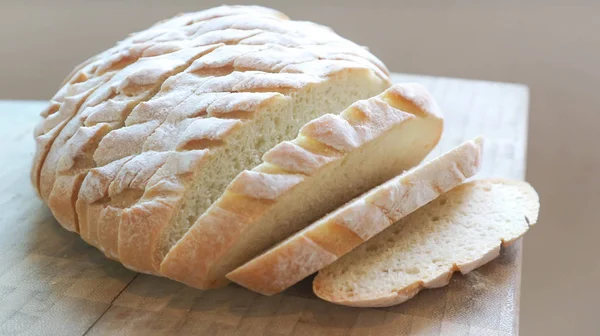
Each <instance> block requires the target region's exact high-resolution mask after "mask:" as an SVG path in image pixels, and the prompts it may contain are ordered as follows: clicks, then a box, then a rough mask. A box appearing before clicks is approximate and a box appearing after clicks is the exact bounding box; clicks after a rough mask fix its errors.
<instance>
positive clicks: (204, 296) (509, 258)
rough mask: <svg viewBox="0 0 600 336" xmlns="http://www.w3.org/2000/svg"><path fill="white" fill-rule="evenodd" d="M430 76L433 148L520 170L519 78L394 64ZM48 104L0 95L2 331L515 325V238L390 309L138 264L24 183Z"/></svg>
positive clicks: (523, 102)
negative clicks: (474, 148)
mask: <svg viewBox="0 0 600 336" xmlns="http://www.w3.org/2000/svg"><path fill="white" fill-rule="evenodd" d="M394 81H395V82H405V81H415V82H420V83H422V84H424V85H425V86H427V88H428V89H429V90H430V91H431V92H432V93H433V95H434V97H435V98H436V100H437V101H438V103H439V105H440V107H441V108H442V110H443V112H444V115H445V120H446V123H445V130H444V135H443V137H442V141H441V142H440V145H439V146H438V147H437V148H436V149H435V150H434V152H432V154H431V156H434V155H438V154H440V153H441V152H443V151H446V150H448V149H449V148H451V147H453V146H455V145H458V144H459V143H461V142H463V141H465V140H467V139H470V138H473V137H475V136H477V135H483V136H484V137H485V146H484V161H483V167H482V171H481V173H480V174H479V175H478V176H477V178H480V177H488V176H493V177H508V178H516V179H523V178H524V173H525V161H526V160H525V157H526V141H527V118H528V99H529V91H528V89H527V87H525V86H523V85H518V84H507V83H494V82H484V81H473V80H463V79H452V78H440V77H427V76H414V75H403V74H395V75H394ZM44 104H45V103H44V102H35V101H0V162H2V164H1V165H0V179H1V180H2V182H3V183H2V184H0V302H1V304H0V335H5V334H6V335H17V334H24V335H28V334H30V335H46V334H48V335H83V334H89V335H102V334H111V335H112V334H140V335H152V334H169V335H170V334H192V333H193V334H199V335H211V336H212V335H230V334H239V335H320V334H323V335H328V336H334V335H440V334H442V335H448V334H452V335H513V334H517V333H518V317H519V290H520V276H521V254H522V245H521V242H518V243H516V244H514V245H512V246H511V247H509V248H506V249H503V251H502V254H501V256H500V257H499V258H497V259H496V260H494V261H492V262H490V263H489V264H487V265H485V266H482V267H480V268H479V269H477V270H475V271H473V272H471V273H469V274H467V275H460V274H455V275H454V277H453V278H452V281H451V282H450V284H449V285H448V286H446V287H443V288H439V289H432V290H424V291H422V292H421V293H420V294H418V295H417V296H416V297H415V298H413V299H411V300H409V301H407V302H406V303H404V304H401V305H397V306H394V307H388V308H376V309H366V308H350V307H342V306H338V305H334V304H331V303H328V302H325V301H322V300H320V299H318V298H317V297H316V296H314V294H312V292H311V281H312V279H305V280H304V281H302V282H301V283H299V284H297V285H296V286H294V287H292V288H290V289H288V290H287V291H285V292H284V293H281V294H279V295H275V296H272V297H264V296H261V295H259V294H256V293H253V292H250V291H248V290H246V289H244V288H241V287H239V286H236V285H233V284H232V285H229V286H227V287H226V288H223V289H219V290H211V291H200V290H196V289H193V288H190V287H187V286H185V285H182V284H179V283H177V282H174V281H171V280H168V279H164V278H159V277H154V276H150V275H144V274H138V273H135V272H132V271H129V270H127V269H125V268H124V267H122V266H121V265H120V264H118V263H116V262H114V261H110V260H108V259H106V258H105V257H104V256H103V254H102V253H101V252H99V251H97V250H96V249H95V248H93V247H91V246H89V245H87V244H86V243H85V242H84V241H83V240H81V239H79V236H77V235H76V234H73V233H70V232H67V231H65V230H63V229H62V228H61V227H60V225H59V224H58V223H57V222H56V221H55V220H54V219H53V217H52V215H51V213H50V211H49V210H48V209H47V207H46V206H45V205H44V204H43V203H42V202H41V201H40V200H39V199H38V198H37V197H36V196H35V193H34V191H33V189H32V187H31V185H30V182H29V168H30V164H31V160H32V156H33V152H34V142H33V136H32V134H33V127H34V124H35V123H36V122H37V120H38V118H37V114H38V113H39V112H40V111H41V109H42V107H43V106H44Z"/></svg>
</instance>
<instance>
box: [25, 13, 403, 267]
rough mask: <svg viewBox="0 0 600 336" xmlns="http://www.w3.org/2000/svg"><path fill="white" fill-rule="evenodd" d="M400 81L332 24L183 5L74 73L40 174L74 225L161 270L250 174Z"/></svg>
mask: <svg viewBox="0 0 600 336" xmlns="http://www.w3.org/2000/svg"><path fill="white" fill-rule="evenodd" d="M390 85H391V81H390V78H389V73H388V71H387V69H386V68H385V66H384V65H383V64H382V63H381V62H380V61H379V60H378V59H377V58H376V57H375V56H373V55H372V54H371V53H369V52H368V51H367V50H366V49H365V48H363V47H361V46H359V45H357V44H355V43H353V42H351V41H349V40H347V39H345V38H342V37H340V36H339V35H337V34H336V33H335V32H333V31H332V30H331V29H329V28H327V27H325V26H321V25H318V24H314V23H310V22H303V21H293V20H290V19H288V18H287V17H286V16H285V15H284V14H282V13H279V12H277V11H274V10H271V9H266V8H262V7H257V6H221V7H216V8H213V9H209V10H206V11H200V12H195V13H186V14H182V15H179V16H176V17H174V18H171V19H168V20H165V21H162V22H159V23H157V24H156V25H154V26H152V27H150V28H149V29H147V30H144V31H141V32H138V33H135V34H132V35H131V36H130V37H128V38H126V39H125V40H123V41H120V42H119V43H118V44H117V45H116V46H115V47H113V48H111V49H109V50H107V51H106V52H103V53H101V54H99V55H97V56H95V57H93V58H92V59H90V60H89V61H86V62H84V63H82V65H81V66H80V67H78V68H77V69H76V70H75V71H74V72H73V74H72V75H70V76H69V78H68V79H67V80H66V84H65V86H64V87H63V88H62V89H61V90H60V91H59V92H58V93H57V94H56V96H55V97H53V98H52V99H51V103H50V105H49V106H48V108H47V109H46V110H45V111H43V113H42V117H43V120H42V122H41V123H40V125H39V127H37V128H36V131H35V137H36V142H37V151H36V156H35V159H34V164H33V166H32V171H31V177H32V182H33V184H34V186H35V187H36V189H37V190H38V192H39V195H40V196H41V198H42V199H43V200H44V201H45V202H46V203H47V204H48V206H49V208H50V209H51V211H52V213H53V214H54V216H55V217H56V219H57V220H58V221H59V223H60V224H61V225H62V226H63V227H65V228H66V229H68V230H70V231H75V232H79V233H80V235H81V237H82V238H83V239H84V240H86V241H87V242H88V243H90V244H92V245H94V246H96V247H98V248H99V249H100V250H102V251H103V252H104V253H105V254H106V255H107V256H108V257H110V258H113V259H116V260H119V261H120V262H121V263H123V264H124V265H125V266H126V267H128V268H130V269H133V270H136V271H140V272H145V273H151V274H157V275H160V270H159V267H160V263H161V261H162V259H163V257H164V256H165V255H166V253H167V252H168V251H169V249H170V248H171V246H172V245H173V244H175V243H176V242H177V241H178V240H179V239H180V238H181V237H182V236H183V234H184V233H185V232H186V231H187V230H188V229H189V228H190V227H191V226H192V224H194V222H195V221H196V220H197V219H198V217H199V216H200V215H201V214H202V213H204V212H205V210H207V209H208V207H209V206H210V205H211V204H212V203H213V202H214V201H215V200H217V199H218V198H219V197H220V196H221V194H223V192H224V191H225V188H226V186H227V185H228V184H229V183H230V182H231V181H232V180H233V179H234V178H235V177H236V176H237V175H238V174H239V173H240V172H241V171H243V170H244V169H251V168H252V167H255V166H256V165H258V164H260V163H261V157H262V155H263V154H264V153H265V152H266V151H267V150H269V149H270V148H272V147H273V146H275V145H276V144H278V143H280V142H281V141H284V140H289V139H293V138H294V137H295V136H296V135H297V134H298V130H299V129H300V127H301V126H302V125H304V124H305V123H307V122H308V121H310V120H312V119H314V118H317V117H319V116H321V115H324V114H327V113H338V112H339V111H342V110H343V109H344V108H347V107H348V106H349V105H350V104H351V103H353V102H355V101H357V100H359V99H366V98H369V97H372V96H374V95H376V94H379V93H381V92H382V91H384V90H385V89H386V88H388V87H390Z"/></svg>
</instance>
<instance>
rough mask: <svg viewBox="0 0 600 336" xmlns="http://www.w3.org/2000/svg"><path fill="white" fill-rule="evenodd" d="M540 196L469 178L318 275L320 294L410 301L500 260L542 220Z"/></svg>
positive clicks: (363, 301)
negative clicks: (505, 248)
mask: <svg viewBox="0 0 600 336" xmlns="http://www.w3.org/2000/svg"><path fill="white" fill-rule="evenodd" d="M538 213H539V199H538V195H537V193H536V191H535V190H534V189H533V188H532V187H531V186H530V185H529V184H528V183H526V182H522V181H514V180H503V179H484V180H477V181H472V182H469V183H465V184H462V185H460V186H458V187H456V188H454V189H452V190H451V191H449V192H447V193H445V194H443V195H442V196H440V197H439V198H437V199H436V200H435V201H433V202H431V203H429V204H427V205H426V206H424V207H422V208H420V209H419V210H417V211H415V212H413V213H412V214H410V215H408V216H406V217H404V218H403V219H401V220H400V221H398V222H396V223H395V224H393V225H392V226H391V227H389V228H387V229H386V230H385V231H383V232H381V233H380V234H378V235H377V236H375V237H374V238H373V239H371V240H369V241H367V242H366V243H364V244H363V245H361V246H359V247H358V248H356V249H355V250H353V251H352V252H350V253H348V254H347V255H345V256H343V257H342V258H340V259H339V260H338V261H336V262H335V263H333V264H331V265H329V266H327V267H325V268H323V269H322V270H321V271H319V273H318V274H317V276H316V277H315V279H314V281H313V290H314V292H315V294H316V295H317V296H319V297H320V298H322V299H324V300H327V301H330V302H333V303H337V304H341V305H348V306H357V307H384V306H391V305H395V304H399V303H402V302H404V301H406V300H408V299H410V298H412V297H413V296H414V295H416V294H417V293H418V292H419V291H420V290H421V289H423V288H437V287H442V286H445V285H447V284H448V283H449V281H450V278H451V276H452V274H453V272H455V271H460V272H461V273H463V274H466V273H468V272H470V271H472V270H473V269H475V268H477V267H479V266H481V265H483V264H485V263H487V262H489V261H491V260H493V259H494V258H496V257H497V256H498V255H499V254H500V249H501V246H506V245H508V244H511V243H512V242H514V241H515V240H517V239H518V238H520V237H521V236H522V235H524V234H525V232H526V231H527V230H528V229H529V227H530V226H531V225H533V224H535V223H536V222H537V218H538Z"/></svg>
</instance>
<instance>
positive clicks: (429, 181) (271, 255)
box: [227, 138, 482, 295]
mask: <svg viewBox="0 0 600 336" xmlns="http://www.w3.org/2000/svg"><path fill="white" fill-rule="evenodd" d="M481 157H482V138H476V139H474V140H471V141H467V142H465V143H463V144H462V145H460V146H458V147H456V148H454V149H452V150H450V151H449V152H447V153H445V154H443V155H441V156H439V157H437V158H435V159H433V160H430V161H429V162H427V163H424V164H422V165H420V166H418V167H416V168H413V169H411V170H409V171H407V172H405V173H404V174H402V175H400V176H397V177H395V178H393V179H391V180H389V181H387V182H385V183H384V184H382V185H380V186H378V187H376V188H374V189H372V190H370V191H368V192H366V193H365V194H363V195H361V196H360V197H358V198H356V199H354V200H352V201H351V202H348V203H347V204H346V205H344V206H343V207H340V208H339V209H337V210H335V211H334V212H332V213H330V214H328V215H327V216H325V217H323V218H322V219H320V220H318V221H316V222H315V223H313V224H311V225H310V226H308V227H307V228H305V229H304V230H302V231H300V232H298V233H297V234H295V235H293V236H292V237H290V238H288V239H286V240H285V241H283V242H282V243H280V244H278V245H277V246H275V247H274V248H272V249H270V250H269V251H267V252H265V253H263V254H261V255H260V256H258V257H256V258H254V259H252V260H251V261H249V262H248V263H246V264H244V265H243V266H241V267H239V268H237V269H235V270H234V271H233V272H231V273H229V274H227V278H228V279H230V280H232V281H234V282H236V283H238V284H239V285H241V286H243V287H246V288H248V289H251V290H253V291H256V292H259V293H261V294H265V295H272V294H276V293H279V292H281V291H282V290H284V289H286V288H288V287H290V286H292V285H293V284H295V283H296V282H298V281H300V280H302V279H304V278H305V277H307V276H309V275H310V274H312V273H314V272H317V271H318V270H320V269H321V268H323V267H325V266H327V265H329V264H331V263H333V262H334V261H335V260H337V259H338V258H339V257H341V256H343V255H344V254H346V253H348V252H350V251H351V250H352V249H354V248H355V247H357V246H358V245H360V244H361V243H363V242H364V241H367V240H369V239H370V238H372V237H373V236H375V235H376V234H377V233H379V232H381V231H382V230H384V229H385V228H387V227H388V226H390V225H391V224H392V223H394V222H396V221H397V220H399V219H400V218H402V217H404V216H406V215H408V214H409V213H411V212H413V211H415V210H416V209H418V208H420V207H422V206H423V205H425V204H427V203H429V202H430V201H432V200H434V199H435V198H437V197H438V196H439V195H441V194H443V193H444V192H446V191H448V190H450V189H452V188H454V187H456V186H457V185H459V184H461V183H462V182H464V181H465V180H466V179H467V178H470V177H472V176H473V175H475V174H476V173H477V172H478V171H479V169H480V167H481Z"/></svg>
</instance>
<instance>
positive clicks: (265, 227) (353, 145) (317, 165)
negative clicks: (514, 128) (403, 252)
mask: <svg viewBox="0 0 600 336" xmlns="http://www.w3.org/2000/svg"><path fill="white" fill-rule="evenodd" d="M442 128H443V120H442V118H441V115H440V113H439V110H438V107H437V105H436V103H435V101H434V99H433V97H432V96H431V95H430V94H429V93H428V92H427V91H426V90H425V88H424V87H422V86H421V85H418V84H402V85H395V86H393V87H391V88H389V89H388V90H386V91H385V92H383V93H381V94H380V95H378V96H376V97H373V98H370V99H368V100H361V101H358V102H356V103H354V104H352V105H351V106H350V107H349V108H347V109H346V110H344V111H343V112H342V113H341V114H340V115H332V114H327V115H324V116H322V117H320V118H317V119H315V120H313V121H311V122H309V123H308V124H306V125H305V126H303V127H302V129H301V130H300V134H299V136H298V137H297V138H296V139H295V140H293V141H291V142H287V141H286V142H282V143H280V144H279V145H277V146H275V147H274V148H272V149H271V150H269V151H268V152H267V153H266V154H265V155H264V156H263V160H264V163H262V164H261V165H259V166H257V167H255V168H254V169H253V170H250V171H244V172H242V173H240V174H239V175H238V176H237V177H236V178H235V179H234V180H233V182H231V184H229V186H228V187H227V189H226V191H225V192H224V193H223V195H222V196H221V197H220V198H219V199H218V200H217V201H216V202H215V203H214V204H212V205H211V206H210V208H209V209H208V210H207V211H206V212H205V213H204V214H203V215H202V216H200V218H199V219H198V220H197V221H196V223H195V224H194V225H193V226H192V228H191V229H190V230H189V231H187V233H186V234H185V235H184V236H183V238H182V239H181V240H179V241H178V242H177V244H176V245H175V246H174V247H173V248H172V249H171V250H170V251H169V253H168V254H167V256H166V257H165V259H164V261H163V263H162V264H161V272H162V273H163V274H164V275H165V276H168V277H170V278H173V279H175V280H178V281H182V282H185V283H187V284H189V285H191V286H194V287H198V288H211V287H215V286H219V285H223V284H225V283H226V278H225V275H226V274H227V273H229V272H230V271H232V270H233V269H235V268H236V267H238V266H240V265H242V264H243V263H245V262H247V261H248V260H250V259H251V258H252V257H254V256H256V255H257V254H258V253H260V252H262V251H264V250H265V249H267V248H269V247H271V246H273V245H274V244H276V243H278V242H280V241H281V240H283V239H285V238H287V237H288V236H290V235H291V234H293V233H294V232H296V231H298V230H300V229H302V228H304V227H305V226H306V225H308V224H310V223H311V222H312V221H314V220H316V219H318V218H320V217H322V216H323V215H325V214H326V213H327V212H329V211H332V210H334V209H336V208H337V207H339V206H340V205H342V204H344V203H345V202H347V201H348V200H349V199H352V198H353V197H355V196H358V195H360V194H361V193H363V192H365V191H366V190H368V189H370V188H372V187H374V186H376V185H379V184H381V183H383V182H385V181H387V180H389V179H390V178H392V177H394V176H396V175H398V174H399V173H401V172H402V171H404V170H406V169H409V168H411V167H413V166H415V165H417V164H418V163H419V162H421V161H422V160H423V159H424V158H425V156H426V155H427V154H428V153H429V152H430V150H431V149H432V148H433V147H434V146H435V145H436V144H437V143H438V141H439V139H440V136H441V133H442Z"/></svg>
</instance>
